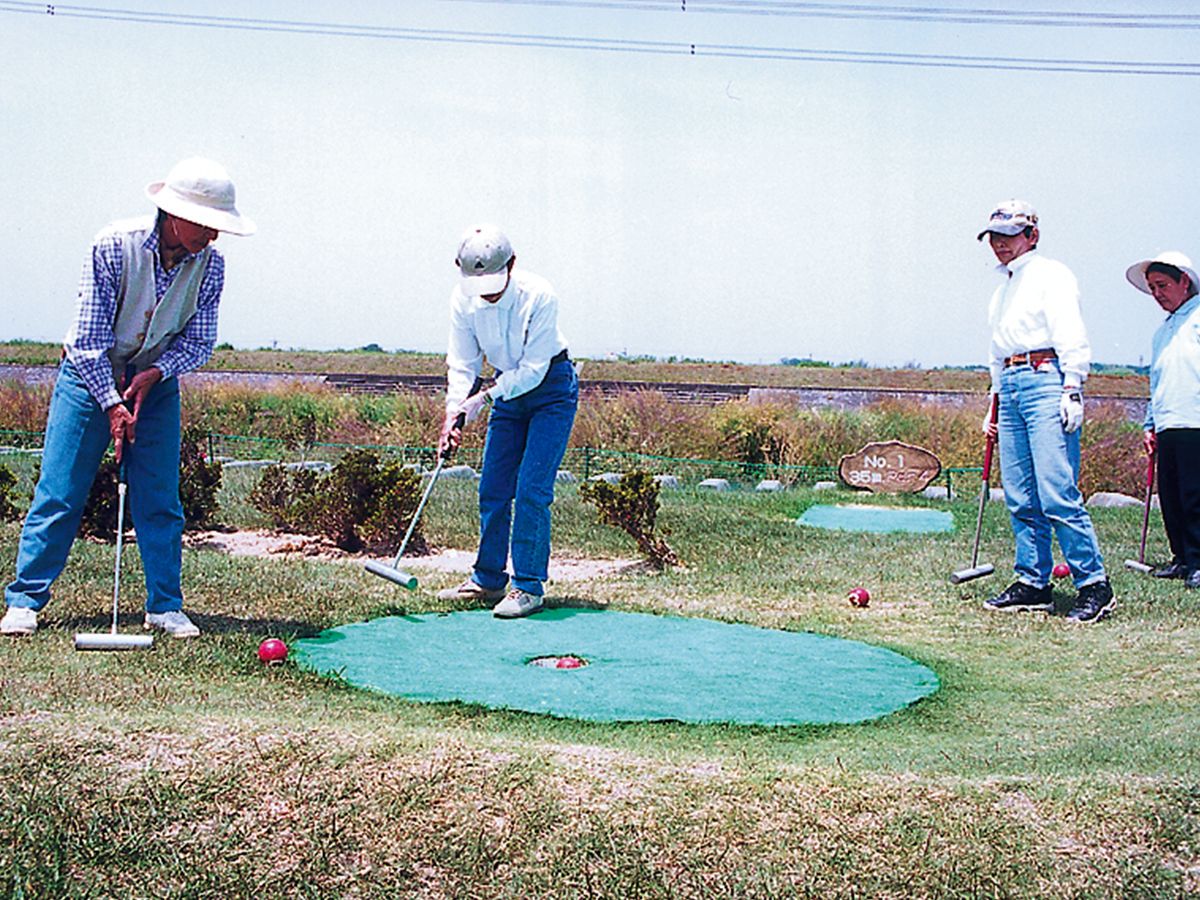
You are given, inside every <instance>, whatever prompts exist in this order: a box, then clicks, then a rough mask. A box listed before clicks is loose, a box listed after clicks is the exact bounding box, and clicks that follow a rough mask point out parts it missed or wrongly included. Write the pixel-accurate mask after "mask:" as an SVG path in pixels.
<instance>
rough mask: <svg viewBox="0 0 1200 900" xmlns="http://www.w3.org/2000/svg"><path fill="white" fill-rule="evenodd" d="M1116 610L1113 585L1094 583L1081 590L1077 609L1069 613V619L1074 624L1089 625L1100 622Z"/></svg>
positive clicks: (1100, 582)
mask: <svg viewBox="0 0 1200 900" xmlns="http://www.w3.org/2000/svg"><path fill="white" fill-rule="evenodd" d="M1116 608H1117V601H1116V598H1114V597H1113V589H1112V585H1110V584H1109V583H1108V580H1107V579H1105V580H1104V581H1094V582H1092V583H1091V584H1085V585H1084V586H1083V587H1081V588H1080V589H1079V596H1078V597H1077V598H1076V599H1075V608H1074V609H1072V610H1071V611H1070V612H1069V613H1067V618H1068V619H1070V620H1071V621H1072V622H1079V623H1081V624H1084V625H1088V624H1091V623H1092V622H1099V621H1100V620H1101V619H1103V618H1104V617H1106V616H1107V615H1108V614H1109V613H1110V612H1112V611H1113V610H1114V609H1116Z"/></svg>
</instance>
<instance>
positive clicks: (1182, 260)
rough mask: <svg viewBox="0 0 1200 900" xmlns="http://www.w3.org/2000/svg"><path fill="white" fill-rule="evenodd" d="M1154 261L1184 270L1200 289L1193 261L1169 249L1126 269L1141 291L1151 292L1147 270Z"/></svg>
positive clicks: (1193, 283)
mask: <svg viewBox="0 0 1200 900" xmlns="http://www.w3.org/2000/svg"><path fill="white" fill-rule="evenodd" d="M1154 263H1162V264H1163V265H1165V266H1173V267H1175V268H1176V269H1178V270H1179V271H1181V272H1183V274H1184V275H1186V276H1187V277H1188V280H1189V281H1190V282H1191V283H1192V288H1193V289H1194V290H1195V289H1200V279H1197V278H1196V270H1195V269H1193V268H1192V261H1191V260H1190V259H1188V258H1187V257H1186V256H1184V255H1183V254H1182V253H1178V252H1176V251H1174V250H1168V251H1167V252H1166V253H1160V254H1158V256H1156V257H1154V259H1143V260H1142V261H1141V262H1140V263H1134V264H1133V265H1132V266H1130V267H1129V268H1128V269H1126V270H1125V277H1126V278H1128V279H1129V283H1130V284H1132V285H1133V286H1134V287H1135V288H1137V289H1138V290H1139V291H1141V292H1143V293H1145V294H1149V293H1150V285H1149V284H1147V283H1146V270H1147V269H1148V268H1150V266H1152V265H1153V264H1154Z"/></svg>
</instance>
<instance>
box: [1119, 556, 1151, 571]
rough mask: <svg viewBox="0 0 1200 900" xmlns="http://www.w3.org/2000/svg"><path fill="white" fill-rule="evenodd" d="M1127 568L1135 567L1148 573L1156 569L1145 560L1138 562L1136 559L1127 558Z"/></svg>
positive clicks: (1136, 569) (1134, 568) (1135, 569)
mask: <svg viewBox="0 0 1200 900" xmlns="http://www.w3.org/2000/svg"><path fill="white" fill-rule="evenodd" d="M1125 568H1127V569H1133V570H1134V571H1136V572H1145V573H1147V574H1149V573H1150V572H1153V571H1154V566H1148V565H1146V564H1145V563H1144V562H1138V561H1137V560H1136V559H1127V560H1125Z"/></svg>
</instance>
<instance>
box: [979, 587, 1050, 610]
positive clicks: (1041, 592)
mask: <svg viewBox="0 0 1200 900" xmlns="http://www.w3.org/2000/svg"><path fill="white" fill-rule="evenodd" d="M983 606H984V609H995V610H1002V611H1004V612H1023V611H1026V610H1034V609H1038V610H1050V609H1053V608H1054V592H1053V591H1052V590H1051V589H1050V585H1046V586H1045V587H1041V588H1035V587H1034V586H1033V585H1030V584H1026V583H1025V582H1023V581H1014V582H1013V583H1012V584H1010V585H1009V586H1008V587H1006V588H1005V589H1004V591H1003V592H1002V593H1001V594H1000V595H999V596H998V597H993V598H992V599H991V600H984V601H983Z"/></svg>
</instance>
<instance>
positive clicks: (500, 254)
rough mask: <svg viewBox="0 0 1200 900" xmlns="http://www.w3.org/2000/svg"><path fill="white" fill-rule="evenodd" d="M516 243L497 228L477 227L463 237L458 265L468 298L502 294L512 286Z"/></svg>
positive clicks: (456, 258) (463, 288)
mask: <svg viewBox="0 0 1200 900" xmlns="http://www.w3.org/2000/svg"><path fill="white" fill-rule="evenodd" d="M512 258H513V248H512V244H510V243H509V242H508V238H506V237H505V236H504V234H503V233H502V232H501V231H500V229H499V228H497V227H496V226H494V225H476V226H475V227H474V228H471V229H469V230H468V231H467V233H466V234H464V235H463V237H462V241H461V242H460V243H459V246H458V255H457V256H455V257H454V262H455V263H456V264H457V265H458V270H459V272H461V273H462V292H463V293H464V294H465V295H466V296H468V297H482V296H484V295H487V294H498V293H500V292H501V291H503V290H504V288H505V286H506V285H507V284H508V261H509V260H510V259H512Z"/></svg>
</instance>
